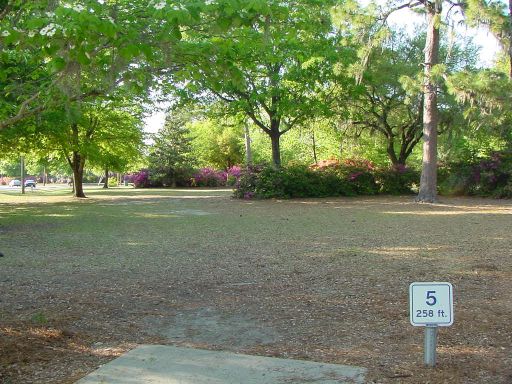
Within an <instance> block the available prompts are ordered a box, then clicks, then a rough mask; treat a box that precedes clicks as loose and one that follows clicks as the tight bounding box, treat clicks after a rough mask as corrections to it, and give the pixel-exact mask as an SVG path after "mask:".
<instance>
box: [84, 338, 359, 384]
mask: <svg viewBox="0 0 512 384" xmlns="http://www.w3.org/2000/svg"><path fill="white" fill-rule="evenodd" d="M365 373H366V369H364V368H359V367H351V366H346V365H337V364H324V363H315V362H310V361H301V360H287V359H279V358H273V357H260V356H249V355H241V354H236V353H230V352H218V351H206V350H200V349H192V348H178V347H172V346H164V345H141V346H139V347H137V348H135V349H133V350H131V351H130V352H128V353H126V354H124V355H122V356H121V357H119V358H117V359H115V360H113V361H111V362H110V363H108V364H105V365H103V366H102V367H101V368H99V369H98V370H96V371H95V372H93V373H91V374H90V375H88V376H86V377H84V378H82V379H80V380H79V381H77V383H76V384H100V383H101V384H105V383H108V384H135V383H152V384H164V383H165V384H174V383H176V384H178V383H179V384H207V383H208V384H221V383H222V384H242V383H243V384H278V383H283V384H299V383H316V384H340V383H350V384H358V383H361V384H362V383H364V374H365Z"/></svg>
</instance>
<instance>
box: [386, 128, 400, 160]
mask: <svg viewBox="0 0 512 384" xmlns="http://www.w3.org/2000/svg"><path fill="white" fill-rule="evenodd" d="M386 139H387V146H386V152H387V153H388V157H389V160H391V164H393V165H398V158H397V157H396V153H395V140H394V138H393V136H391V135H390V136H387V137H386Z"/></svg>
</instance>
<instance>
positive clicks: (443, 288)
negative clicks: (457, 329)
mask: <svg viewBox="0 0 512 384" xmlns="http://www.w3.org/2000/svg"><path fill="white" fill-rule="evenodd" d="M409 310H410V320H411V324H412V325H415V326H425V325H439V326H441V327H442V326H445V327H446V326H449V325H452V324H453V287H452V285H451V284H450V283H436V282H432V283H412V284H411V285H410V286H409Z"/></svg>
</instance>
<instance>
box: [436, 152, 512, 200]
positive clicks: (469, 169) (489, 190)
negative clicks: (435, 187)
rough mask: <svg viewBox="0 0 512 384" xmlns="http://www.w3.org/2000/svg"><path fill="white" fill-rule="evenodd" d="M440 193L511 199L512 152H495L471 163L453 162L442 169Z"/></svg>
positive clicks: (440, 170) (440, 173)
mask: <svg viewBox="0 0 512 384" xmlns="http://www.w3.org/2000/svg"><path fill="white" fill-rule="evenodd" d="M438 179H439V191H440V193H441V194H444V195H469V196H486V197H495V198H512V152H511V151H506V152H496V153H493V154H492V155H491V156H489V157H488V158H482V159H477V160H475V161H474V162H472V163H454V164H447V165H444V166H442V167H441V168H440V169H439V177H438Z"/></svg>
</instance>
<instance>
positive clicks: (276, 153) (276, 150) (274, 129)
mask: <svg viewBox="0 0 512 384" xmlns="http://www.w3.org/2000/svg"><path fill="white" fill-rule="evenodd" d="M280 124H281V121H280V120H279V119H275V118H274V117H271V119H270V133H269V136H270V141H271V142H272V164H273V165H274V167H275V168H281V148H280V142H279V140H280V139H281V132H280V131H279V126H280Z"/></svg>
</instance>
